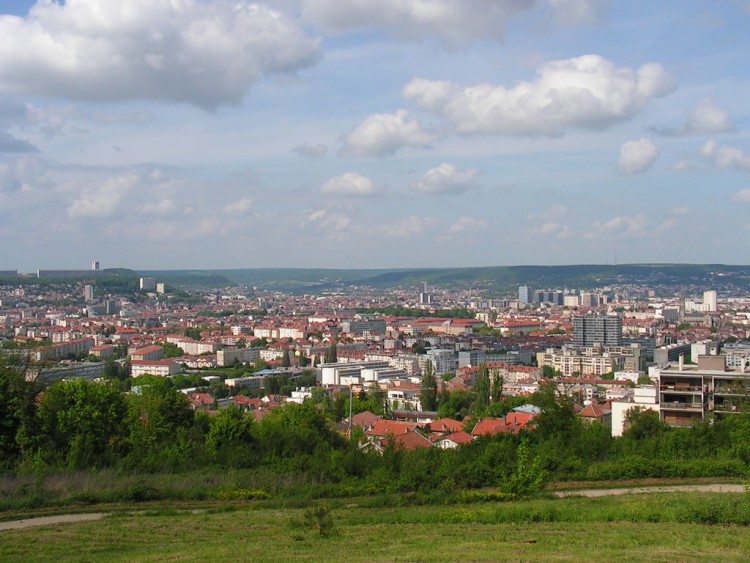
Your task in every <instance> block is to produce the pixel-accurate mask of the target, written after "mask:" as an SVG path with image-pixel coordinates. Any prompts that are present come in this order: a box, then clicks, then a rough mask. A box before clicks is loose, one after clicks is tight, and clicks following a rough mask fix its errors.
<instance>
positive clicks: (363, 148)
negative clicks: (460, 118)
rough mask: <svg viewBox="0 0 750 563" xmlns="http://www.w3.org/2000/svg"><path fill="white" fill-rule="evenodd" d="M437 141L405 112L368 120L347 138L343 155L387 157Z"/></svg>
mask: <svg viewBox="0 0 750 563" xmlns="http://www.w3.org/2000/svg"><path fill="white" fill-rule="evenodd" d="M436 139H437V135H436V134H435V133H432V132H430V131H427V130H425V128H424V127H422V125H421V124H420V123H419V122H418V121H417V120H415V119H413V118H411V117H410V116H409V112H407V111H406V110H398V111H397V112H396V113H378V114H373V115H370V116H369V117H367V118H366V119H365V120H364V121H363V122H362V123H360V124H359V125H358V126H356V127H355V128H354V129H352V131H350V132H349V133H348V134H347V135H346V136H345V137H344V145H343V147H342V148H341V151H340V154H341V155H342V156H353V157H370V156H388V155H392V154H394V153H395V152H396V151H397V150H399V149H400V148H403V147H424V146H427V145H429V144H430V143H432V142H433V141H435V140H436Z"/></svg>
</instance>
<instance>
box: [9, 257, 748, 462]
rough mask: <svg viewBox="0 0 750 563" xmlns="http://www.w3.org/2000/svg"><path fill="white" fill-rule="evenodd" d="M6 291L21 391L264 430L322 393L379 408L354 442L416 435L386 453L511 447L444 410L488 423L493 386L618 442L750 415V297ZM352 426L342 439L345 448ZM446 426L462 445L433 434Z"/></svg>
mask: <svg viewBox="0 0 750 563" xmlns="http://www.w3.org/2000/svg"><path fill="white" fill-rule="evenodd" d="M4 275H5V276H6V277H5V278H4V282H3V285H2V286H0V321H2V326H3V335H2V337H3V341H2V346H3V349H5V350H9V351H13V352H14V353H17V354H21V355H22V356H24V357H26V358H28V360H29V361H30V364H29V366H30V367H29V370H28V372H27V377H28V378H31V379H35V380H37V381H39V382H43V383H44V384H47V385H49V384H51V383H53V382H56V381H61V380H72V379H76V378H82V379H86V380H92V381H98V380H102V379H104V378H105V377H106V375H108V374H109V375H111V373H115V374H117V373H119V374H120V375H121V376H123V375H124V376H126V377H127V376H129V377H130V378H131V380H133V381H137V378H139V377H140V376H158V377H165V378H169V379H171V380H173V381H177V382H179V383H178V384H176V385H177V387H178V388H179V389H180V392H181V393H183V394H184V396H185V397H186V398H187V400H188V401H189V402H190V404H191V405H192V408H193V409H195V410H200V411H206V412H209V413H213V412H217V411H219V410H221V409H224V408H227V407H229V406H230V405H233V406H236V407H239V408H241V409H242V410H245V411H248V412H249V413H250V414H251V415H252V416H253V417H254V418H256V419H257V420H260V419H262V417H264V416H265V415H266V414H267V413H268V412H269V411H270V410H272V409H274V408H279V407H281V406H283V405H284V404H286V403H301V402H303V401H305V400H312V399H313V397H316V399H317V401H318V402H320V400H321V397H322V395H321V394H320V393H321V392H322V393H324V394H325V395H326V396H327V397H328V398H329V400H330V401H331V402H335V401H336V399H337V398H338V397H344V399H346V397H348V396H349V395H350V394H352V393H355V394H359V393H365V394H366V393H368V392H374V391H377V392H378V394H379V397H380V398H381V399H380V400H381V401H382V404H381V405H380V407H381V411H380V414H379V415H377V416H376V415H375V414H373V413H369V415H370V416H371V417H372V418H369V419H367V423H366V424H364V425H363V426H362V428H361V429H362V430H363V431H364V432H365V433H366V436H367V438H366V441H367V444H372V445H375V446H377V447H384V445H385V444H386V442H387V440H388V436H387V435H386V434H383V433H380V434H378V433H377V432H376V433H371V432H373V428H372V426H373V423H374V421H376V420H377V421H385V420H387V419H392V420H395V421H401V422H404V423H406V424H405V425H404V427H403V428H404V429H407V428H408V430H409V431H408V432H404V434H403V435H402V434H400V433H397V434H396V435H395V436H393V437H392V439H393V440H395V441H396V442H397V443H398V442H400V441H402V440H403V441H405V444H406V447H407V449H409V448H413V447H417V446H421V447H427V446H439V447H449V446H448V445H447V444H450V447H456V446H457V445H458V444H460V443H461V441H460V440H469V439H473V438H476V437H478V436H481V435H484V434H486V433H496V432H510V431H512V429H513V427H512V426H509V425H508V424H506V423H505V421H504V419H503V418H502V417H501V418H498V419H495V418H494V417H491V416H486V414H480V416H479V420H477V419H476V415H477V409H476V405H473V404H470V403H469V402H467V403H466V404H464V405H462V406H461V408H460V409H459V410H457V411H451V410H448V409H449V408H451V407H449V405H452V403H451V402H450V401H446V400H443V401H440V400H437V397H436V395H435V394H436V393H439V394H442V396H443V398H445V397H447V396H450V394H451V393H454V392H457V391H460V392H464V393H466V394H467V397H468V396H471V397H473V400H474V401H477V400H478V401H480V403H481V402H484V403H485V404H484V407H485V408H487V407H489V406H490V403H491V401H490V398H489V397H484V398H476V397H475V395H476V393H477V377H481V373H480V372H481V371H482V370H483V369H488V370H489V372H490V374H491V376H492V377H493V378H495V379H497V378H499V381H500V382H501V383H500V384H499V385H500V393H501V395H502V396H503V397H506V398H514V399H515V398H523V397H530V396H532V395H534V394H535V393H538V392H539V391H540V389H541V387H542V386H543V385H545V384H554V385H555V386H556V388H557V391H558V392H559V393H561V394H564V395H567V396H569V397H570V398H571V399H572V400H573V401H574V402H575V405H576V409H577V410H578V413H579V416H582V417H588V418H590V419H591V420H596V421H597V422H599V423H601V424H602V425H603V426H604V427H605V428H606V429H607V430H608V431H609V432H610V433H611V434H612V436H620V435H622V433H623V431H624V430H625V428H626V425H627V417H628V413H629V412H631V411H632V410H633V409H645V410H651V411H654V412H656V413H658V415H659V419H660V420H661V421H663V422H665V423H667V424H669V425H673V426H690V425H692V424H693V423H696V422H703V421H707V420H715V419H718V418H721V417H724V416H728V415H731V414H732V413H735V412H738V411H741V410H742V405H743V404H744V403H745V402H746V401H747V400H748V399H750V386H748V385H747V382H749V381H750V373H748V374H747V375H746V374H745V368H746V367H747V365H748V362H749V361H750V342H749V341H748V330H750V328H748V326H749V325H748V323H750V294H742V293H736V294H726V295H725V294H719V293H718V292H717V291H716V290H715V289H706V290H705V291H703V292H702V293H700V294H696V295H686V294H685V292H684V289H683V288H682V287H680V288H672V289H671V292H670V291H669V290H666V291H665V288H661V289H660V290H659V293H660V294H657V291H655V289H654V288H651V287H647V286H643V287H640V286H633V285H624V286H606V287H599V288H588V289H585V290H584V289H575V288H534V287H532V286H530V285H521V286H518V287H517V289H516V290H515V291H511V292H509V293H506V294H504V295H503V294H500V293H497V292H494V293H493V294H491V295H483V294H480V293H479V292H478V291H477V290H475V289H473V288H466V289H463V290H461V289H457V288H452V289H446V288H441V287H436V286H429V285H428V283H427V282H421V283H419V284H418V286H415V287H402V286H396V287H392V288H387V289H383V288H377V289H376V288H367V287H361V286H360V287H357V289H356V291H353V292H352V293H345V292H341V291H337V292H322V293H319V294H313V293H311V294H305V293H302V294H299V293H297V294H291V293H284V292H280V291H275V290H272V289H268V288H258V287H254V288H253V287H246V286H241V285H238V286H228V287H216V288H202V289H197V290H187V289H185V288H179V287H173V286H170V285H168V284H167V283H165V282H164V281H161V280H159V279H157V278H154V277H150V276H141V277H137V275H136V274H134V273H132V272H131V274H129V275H127V276H126V275H123V274H119V276H121V277H122V278H123V279H122V280H120V282H121V283H120V284H119V286H118V285H116V284H115V285H113V281H115V280H117V278H118V274H112V271H109V270H102V269H100V266H99V262H98V261H92V263H91V268H90V269H89V270H59V271H53V270H39V271H38V272H37V273H36V275H33V276H29V275H26V276H24V275H21V276H19V275H18V274H17V272H15V271H12V272H11V271H8V272H5V273H4ZM14 279H16V280H17V281H16V283H15V284H14V283H13V280H14ZM42 281H44V283H40V282H42ZM29 282H36V283H29ZM125 282H127V283H125ZM110 288H114V290H111V289H110ZM426 373H427V374H428V377H429V378H430V381H432V385H434V386H435V388H434V389H428V385H427V384H426V383H425V374H426ZM299 380H304V381H305V382H306V384H305V385H297V384H296V382H297V381H299ZM281 381H283V382H284V385H283V387H284V390H285V391H286V392H285V393H281V392H280V391H281V385H279V382H281ZM436 381H439V382H440V384H439V385H437V384H436ZM314 388H317V391H316V390H315V389H314ZM425 392H427V398H425ZM497 400H499V399H497V398H496V399H495V402H497ZM441 402H444V403H445V404H443V405H441V404H440V403H441ZM519 407H522V405H519ZM480 412H481V409H480ZM344 414H345V413H341V412H339V413H337V415H336V416H334V417H333V422H334V423H342V422H343V423H344V425H345V427H346V431H347V432H351V428H350V427H349V426H346V424H347V423H348V422H349V419H348V417H347V419H346V420H344V416H343V415H344ZM354 414H357V413H354ZM438 419H444V420H445V419H447V420H450V421H451V423H452V424H454V426H452V427H451V428H453V429H455V428H461V430H459V431H458V433H456V435H455V436H454V435H453V434H448V435H442V434H434V433H432V434H431V433H430V431H429V429H430V425H431V424H433V423H435V421H436V420H438ZM482 419H485V420H482ZM488 420H492V421H493V424H495V425H494V426H488V422H487V421H488ZM531 420H533V413H532V415H530V416H529V417H528V421H531ZM464 421H470V423H469V424H467V423H466V422H464ZM528 421H527V422H528ZM415 424H416V425H415ZM388 428H389V429H391V428H392V427H391V426H388ZM414 435H418V436H420V437H424V438H425V440H423V441H421V442H420V441H416V440H413V439H412V436H414ZM445 440H448V442H446V441H445ZM451 440H453V441H451ZM456 440H458V441H456ZM363 445H364V444H363Z"/></svg>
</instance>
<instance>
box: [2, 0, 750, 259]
mask: <svg viewBox="0 0 750 563" xmlns="http://www.w3.org/2000/svg"><path fill="white" fill-rule="evenodd" d="M748 29H750V0H724V1H719V2H716V1H712V2H709V1H701V0H694V1H691V2H684V0H683V1H678V0H661V1H659V2H646V1H638V0H636V1H634V2H613V1H596V0H536V1H533V0H528V1H523V0H432V1H431V2H425V1H424V0H356V1H354V0H349V1H347V0H268V1H267V2H256V3H254V2H247V1H243V0H231V1H230V0H226V1H225V0H181V1H180V2H168V1H166V0H165V1H162V2H158V1H154V0H128V1H127V2H121V1H116V0H68V1H67V2H53V1H52V0H44V1H42V0H40V1H38V2H33V1H23V0H10V1H8V0H6V1H5V2H3V3H2V4H0V270H7V269H17V270H19V271H21V272H32V271H36V270H37V269H40V268H41V269H74V268H76V269H78V268H80V269H86V268H88V267H89V266H90V262H91V260H99V261H100V262H101V265H102V268H108V267H127V268H132V269H136V270H149V269H222V268H272V267H299V268H421V267H467V266H495V265H498V266H503V265H519V264H550V265H559V264H592V263H598V264H606V263H610V264H611V263H615V262H616V263H725V264H750V245H748V244H747V242H748V237H750V219H749V218H748V217H749V215H750V214H749V213H748V212H750V136H749V135H748V131H749V130H750V100H748V96H747V92H748V91H750V37H749V35H750V34H748V33H747V30H748Z"/></svg>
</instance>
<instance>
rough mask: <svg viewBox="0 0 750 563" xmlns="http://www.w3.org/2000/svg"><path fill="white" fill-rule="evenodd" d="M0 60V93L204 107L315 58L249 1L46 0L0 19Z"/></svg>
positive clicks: (291, 29)
mask: <svg viewBox="0 0 750 563" xmlns="http://www.w3.org/2000/svg"><path fill="white" fill-rule="evenodd" d="M0 52H1V53H3V56H2V57H0V92H10V93H14V94H20V95H40V96H51V97H61V98H68V99H73V100H86V101H111V100H129V99H154V100H165V101H177V102H187V103H190V104H194V105H197V106H201V107H204V108H208V109H213V108H216V107H218V106H220V105H223V104H238V103H240V102H241V101H242V99H243V97H244V96H245V93H246V92H247V90H248V88H249V87H250V86H251V85H252V84H253V83H255V82H256V81H257V80H258V78H259V77H260V76H261V75H262V74H266V73H277V72H288V71H294V70H296V69H299V68H302V67H305V66H308V65H311V64H313V63H314V62H316V61H317V60H318V57H319V49H318V43H317V41H315V40H313V39H310V38H309V37H308V36H306V35H305V33H304V32H303V31H302V30H301V29H300V27H299V26H298V25H297V23H296V22H295V21H294V20H292V19H291V18H290V17H288V16H286V15H284V14H283V13H281V12H278V11H275V10H273V9H271V8H269V7H267V6H263V5H261V4H252V3H250V2H247V1H244V0H237V1H235V2H227V1H217V2H202V1H200V0H179V1H170V2H167V1H153V0H127V1H126V2H118V1H112V0H68V1H67V2H65V3H58V2H51V1H49V0H44V1H40V2H38V3H37V4H36V5H35V6H34V7H32V8H31V10H29V13H28V15H27V16H26V17H23V18H21V17H16V16H9V15H5V16H0Z"/></svg>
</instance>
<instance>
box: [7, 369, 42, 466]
mask: <svg viewBox="0 0 750 563" xmlns="http://www.w3.org/2000/svg"><path fill="white" fill-rule="evenodd" d="M38 389H39V386H38V385H37V384H36V383H33V382H29V381H27V380H26V369H25V368H24V367H22V366H20V365H17V364H14V363H13V362H12V361H11V360H10V359H9V358H7V357H5V356H2V355H0V467H11V466H13V465H14V464H15V463H16V462H17V461H18V460H19V459H20V457H21V453H22V448H21V443H20V442H19V434H23V435H25V436H29V435H31V434H33V423H34V414H35V410H36V405H35V403H34V398H35V397H36V394H37V391H38Z"/></svg>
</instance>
